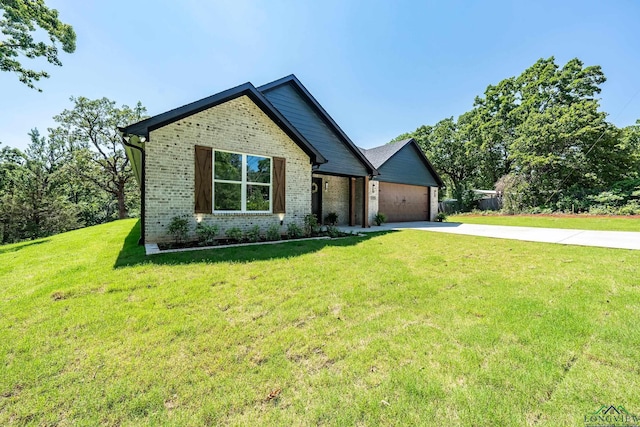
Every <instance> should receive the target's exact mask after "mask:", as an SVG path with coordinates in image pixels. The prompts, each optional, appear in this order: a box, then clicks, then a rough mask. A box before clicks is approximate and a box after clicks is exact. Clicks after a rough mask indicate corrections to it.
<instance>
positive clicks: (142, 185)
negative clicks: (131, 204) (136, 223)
mask: <svg viewBox="0 0 640 427" xmlns="http://www.w3.org/2000/svg"><path fill="white" fill-rule="evenodd" d="M122 144H124V145H125V146H127V147H129V148H133V149H136V150H138V151H140V159H141V163H142V164H141V165H140V167H141V168H142V170H141V171H140V182H139V184H140V238H139V239H138V245H144V228H145V227H144V223H145V198H146V197H145V181H146V180H145V169H146V168H145V153H144V149H143V147H142V146H136V145H133V144H131V143H129V141H127V139H126V138H125V134H124V132H123V133H122Z"/></svg>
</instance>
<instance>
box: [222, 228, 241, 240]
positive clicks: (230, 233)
mask: <svg viewBox="0 0 640 427" xmlns="http://www.w3.org/2000/svg"><path fill="white" fill-rule="evenodd" d="M224 234H225V236H227V237H228V238H229V239H233V240H237V241H241V240H242V230H241V229H239V228H238V227H231V228H229V229H228V230H227V231H225V233H224Z"/></svg>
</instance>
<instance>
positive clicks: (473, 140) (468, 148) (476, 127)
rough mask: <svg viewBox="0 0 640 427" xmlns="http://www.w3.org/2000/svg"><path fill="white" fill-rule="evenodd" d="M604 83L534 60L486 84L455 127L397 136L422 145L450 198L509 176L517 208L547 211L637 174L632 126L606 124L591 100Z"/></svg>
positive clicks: (598, 75) (574, 66)
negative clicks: (517, 71) (516, 194)
mask: <svg viewBox="0 0 640 427" xmlns="http://www.w3.org/2000/svg"><path fill="white" fill-rule="evenodd" d="M605 80H606V79H605V76H604V73H603V72H602V69H601V68H600V67H599V66H585V65H584V64H583V63H582V62H581V61H580V60H579V59H572V60H570V61H568V62H567V63H566V64H565V65H564V66H562V67H560V66H558V65H557V64H556V63H555V59H554V58H553V57H551V58H547V59H540V60H538V61H537V62H536V63H535V64H533V65H532V66H531V67H529V68H527V69H526V70H525V71H524V72H523V73H522V74H520V75H519V76H517V77H509V78H507V79H504V80H502V81H501V82H499V83H498V84H497V85H489V86H488V87H487V89H486V90H485V93H484V95H483V96H481V97H477V98H476V99H475V103H474V107H473V109H472V110H471V111H469V112H468V113H465V114H463V115H461V116H460V117H459V118H458V120H457V121H454V120H453V118H450V119H445V120H442V121H441V122H439V123H438V124H437V125H436V126H434V127H430V126H421V127H420V128H418V129H416V131H414V132H413V133H410V134H403V135H401V136H400V137H399V138H402V137H407V136H412V137H414V138H416V140H419V141H420V142H419V143H420V144H421V146H422V147H423V149H424V151H425V153H426V154H427V156H429V158H430V159H431V160H432V162H433V163H434V166H435V167H436V169H437V170H438V172H440V173H441V174H443V175H444V176H445V177H447V178H448V180H449V182H450V183H451V185H452V187H453V193H454V195H455V196H456V197H457V196H459V194H460V193H461V191H462V189H463V188H467V187H468V186H470V185H472V186H476V187H484V188H490V187H493V186H494V185H495V184H496V183H497V182H498V181H499V180H500V178H501V177H506V176H509V177H510V178H509V179H508V180H507V181H509V182H519V183H521V184H522V185H518V186H516V187H517V188H519V189H526V191H527V193H528V194H526V195H524V197H519V198H518V200H520V201H522V204H523V205H528V206H534V205H535V206H539V205H549V206H553V205H554V203H555V202H556V201H557V200H558V199H559V198H561V197H567V195H568V194H569V193H571V192H575V190H576V189H590V191H596V190H598V189H600V191H602V189H606V188H607V186H610V185H611V184H612V183H614V182H616V181H618V180H623V179H628V178H633V177H635V176H637V173H638V162H639V161H640V160H639V159H638V139H639V138H638V132H637V129H638V128H637V127H633V126H631V127H629V128H627V129H624V130H623V131H620V130H619V129H617V128H616V127H615V126H614V125H612V124H611V123H609V122H607V121H606V117H607V115H606V113H605V112H603V111H600V105H599V102H598V99H597V98H596V96H597V95H598V94H599V93H600V91H601V89H600V86H601V85H602V84H603V83H604V82H605ZM434 143H435V145H434ZM453 165H455V167H454V168H452V166H453ZM525 184H526V185H525ZM514 188H515V187H514ZM523 191H524V190H523ZM580 192H582V193H584V191H582V190H580V191H578V192H577V193H580ZM577 193H576V194H577Z"/></svg>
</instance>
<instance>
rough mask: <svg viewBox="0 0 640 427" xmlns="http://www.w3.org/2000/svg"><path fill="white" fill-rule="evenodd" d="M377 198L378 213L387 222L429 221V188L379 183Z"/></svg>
mask: <svg viewBox="0 0 640 427" xmlns="http://www.w3.org/2000/svg"><path fill="white" fill-rule="evenodd" d="M378 197H379V202H378V212H382V213H383V214H385V215H386V216H387V221H389V222H403V221H427V220H428V219H429V187H421V186H418V185H407V184H394V183H391V182H381V183H380V193H379V196H378Z"/></svg>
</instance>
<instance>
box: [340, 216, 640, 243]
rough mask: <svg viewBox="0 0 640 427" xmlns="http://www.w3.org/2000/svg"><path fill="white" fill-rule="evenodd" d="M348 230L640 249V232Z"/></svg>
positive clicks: (449, 225)
mask: <svg viewBox="0 0 640 427" xmlns="http://www.w3.org/2000/svg"><path fill="white" fill-rule="evenodd" d="M344 229H345V230H351V231H358V232H372V231H383V230H404V229H413V230H423V231H431V232H436V233H451V234H466V235H470V236H483V237H494V238H498V239H512V240H524V241H528V242H545V243H560V244H563V245H579V246H598V247H603V248H617V249H636V250H640V232H633V231H594V230H568V229H561V228H538V227H512V226H505V225H481V224H461V223H459V222H426V221H424V222H397V223H388V224H383V225H382V226H380V227H376V226H372V227H371V228H367V229H363V228H359V227H344Z"/></svg>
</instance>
